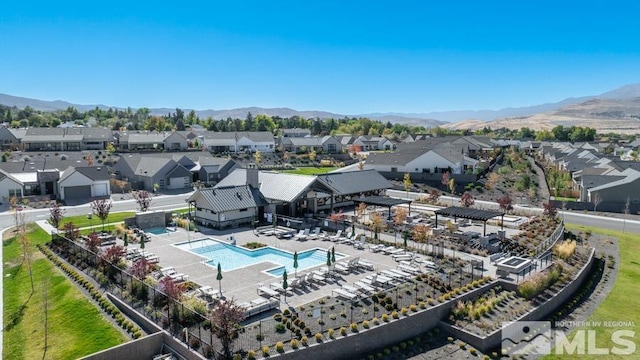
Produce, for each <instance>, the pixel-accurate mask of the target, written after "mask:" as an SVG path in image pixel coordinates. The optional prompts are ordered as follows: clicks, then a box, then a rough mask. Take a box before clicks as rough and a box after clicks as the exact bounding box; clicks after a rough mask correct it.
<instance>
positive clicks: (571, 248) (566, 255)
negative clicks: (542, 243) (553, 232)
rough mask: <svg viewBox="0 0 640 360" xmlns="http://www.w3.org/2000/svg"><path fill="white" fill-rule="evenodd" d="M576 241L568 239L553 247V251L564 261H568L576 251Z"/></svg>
mask: <svg viewBox="0 0 640 360" xmlns="http://www.w3.org/2000/svg"><path fill="white" fill-rule="evenodd" d="M576 245H577V244H576V241H575V240H566V241H563V242H562V243H560V244H558V245H556V246H555V247H554V248H553V253H554V254H555V255H556V256H558V257H560V258H561V259H562V260H564V261H568V260H569V259H570V258H571V257H572V256H573V254H574V253H575V251H576Z"/></svg>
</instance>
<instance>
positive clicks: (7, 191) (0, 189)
mask: <svg viewBox="0 0 640 360" xmlns="http://www.w3.org/2000/svg"><path fill="white" fill-rule="evenodd" d="M14 196H15V197H16V198H21V197H23V196H24V195H23V184H22V182H21V181H20V180H18V179H16V178H15V177H13V176H12V175H11V174H9V173H7V172H5V171H3V170H0V199H2V202H7V201H9V199H11V198H12V197H14Z"/></svg>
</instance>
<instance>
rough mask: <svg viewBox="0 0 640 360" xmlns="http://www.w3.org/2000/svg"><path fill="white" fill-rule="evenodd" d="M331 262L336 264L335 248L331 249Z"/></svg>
mask: <svg viewBox="0 0 640 360" xmlns="http://www.w3.org/2000/svg"><path fill="white" fill-rule="evenodd" d="M331 262H332V263H335V262H336V248H335V246H334V247H332V248H331Z"/></svg>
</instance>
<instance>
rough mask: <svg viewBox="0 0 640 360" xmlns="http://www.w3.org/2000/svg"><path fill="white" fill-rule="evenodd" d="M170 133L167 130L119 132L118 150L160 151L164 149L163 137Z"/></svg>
mask: <svg viewBox="0 0 640 360" xmlns="http://www.w3.org/2000/svg"><path fill="white" fill-rule="evenodd" d="M169 135H171V132H167V131H160V132H158V131H135V130H129V131H126V132H124V133H121V134H120V137H119V139H118V143H117V145H118V149H119V150H120V151H125V152H126V151H130V152H133V151H160V150H163V149H164V146H165V139H166V138H167V137H169Z"/></svg>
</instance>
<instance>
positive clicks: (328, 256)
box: [327, 250, 331, 268]
mask: <svg viewBox="0 0 640 360" xmlns="http://www.w3.org/2000/svg"><path fill="white" fill-rule="evenodd" d="M327 267H328V268H330V267H331V250H327Z"/></svg>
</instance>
